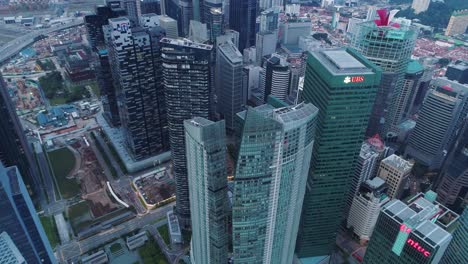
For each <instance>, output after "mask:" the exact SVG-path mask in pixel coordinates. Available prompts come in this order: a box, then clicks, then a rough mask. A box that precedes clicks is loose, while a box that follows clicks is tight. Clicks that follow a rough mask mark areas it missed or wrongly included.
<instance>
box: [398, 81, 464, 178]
mask: <svg viewBox="0 0 468 264" xmlns="http://www.w3.org/2000/svg"><path fill="white" fill-rule="evenodd" d="M452 87H454V86H452ZM452 87H450V86H447V85H444V86H441V87H440V86H439V87H436V88H435V89H433V90H430V91H429V92H428V93H427V95H426V98H425V99H424V103H423V106H422V108H421V110H420V111H419V118H418V120H417V121H416V127H415V128H414V130H413V132H412V133H411V135H410V137H409V140H408V146H407V148H406V150H405V155H407V156H409V157H412V158H414V159H416V160H418V161H420V162H421V163H423V164H424V165H426V166H429V168H430V169H438V168H440V166H441V165H442V162H443V160H444V158H445V155H446V153H447V149H448V147H449V146H450V143H451V142H453V141H452V139H453V138H454V133H455V132H456V128H457V125H458V124H457V123H459V122H461V121H462V119H463V118H464V117H465V116H466V112H465V115H464V116H463V117H462V116H460V114H461V112H462V110H463V105H462V103H463V101H465V102H466V101H467V100H466V99H467V97H468V93H466V91H459V92H457V91H456V90H454V88H452ZM462 100H463V101H462ZM465 108H466V109H468V104H465Z"/></svg>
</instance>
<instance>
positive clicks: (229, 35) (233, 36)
mask: <svg viewBox="0 0 468 264" xmlns="http://www.w3.org/2000/svg"><path fill="white" fill-rule="evenodd" d="M227 41H231V42H232V43H233V44H234V46H235V47H236V49H238V48H239V32H237V31H235V30H232V29H227V30H225V31H224V34H223V35H221V36H219V37H217V38H216V43H219V44H221V43H224V42H227Z"/></svg>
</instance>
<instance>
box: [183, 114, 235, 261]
mask: <svg viewBox="0 0 468 264" xmlns="http://www.w3.org/2000/svg"><path fill="white" fill-rule="evenodd" d="M184 127H185V142H186V151H187V172H188V180H189V189H190V211H191V219H192V225H191V228H192V240H191V242H190V257H191V262H192V263H194V264H198V263H200V264H216V263H226V262H227V260H228V251H229V250H228V247H229V238H228V216H229V201H228V185H227V170H226V136H225V127H224V121H223V120H221V121H218V122H213V121H210V120H207V119H205V118H198V117H195V118H193V119H190V120H185V121H184Z"/></svg>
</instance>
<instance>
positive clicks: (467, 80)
mask: <svg viewBox="0 0 468 264" xmlns="http://www.w3.org/2000/svg"><path fill="white" fill-rule="evenodd" d="M445 76H446V77H447V79H449V80H454V81H457V82H459V83H462V84H468V61H456V62H454V63H452V64H450V65H449V66H448V67H447V71H446V72H445Z"/></svg>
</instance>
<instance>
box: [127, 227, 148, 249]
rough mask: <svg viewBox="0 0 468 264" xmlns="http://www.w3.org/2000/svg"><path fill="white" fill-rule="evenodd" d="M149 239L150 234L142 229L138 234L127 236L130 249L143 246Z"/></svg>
mask: <svg viewBox="0 0 468 264" xmlns="http://www.w3.org/2000/svg"><path fill="white" fill-rule="evenodd" d="M146 241H148V235H147V234H146V232H145V231H142V232H140V233H138V234H136V235H133V236H129V237H127V247H128V249H129V250H134V249H136V248H139V247H141V246H143V245H144V244H145V243H146Z"/></svg>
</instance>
